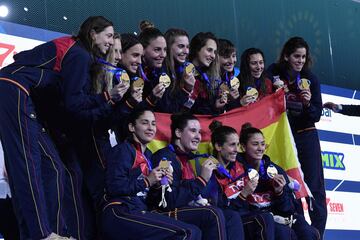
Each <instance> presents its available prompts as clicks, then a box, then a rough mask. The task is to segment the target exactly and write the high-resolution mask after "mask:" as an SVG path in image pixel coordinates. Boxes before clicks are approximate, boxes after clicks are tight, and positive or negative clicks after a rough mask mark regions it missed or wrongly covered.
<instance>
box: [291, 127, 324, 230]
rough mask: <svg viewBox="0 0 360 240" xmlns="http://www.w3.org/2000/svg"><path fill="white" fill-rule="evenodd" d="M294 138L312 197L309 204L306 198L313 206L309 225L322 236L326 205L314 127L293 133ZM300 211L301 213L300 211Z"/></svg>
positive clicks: (321, 167) (318, 144) (319, 154)
mask: <svg viewBox="0 0 360 240" xmlns="http://www.w3.org/2000/svg"><path fill="white" fill-rule="evenodd" d="M294 139H295V143H296V148H297V150H298V157H299V161H300V164H301V169H302V171H303V172H304V180H305V182H306V184H307V185H308V187H309V188H310V191H311V193H312V194H313V197H314V199H312V204H310V199H309V198H307V199H306V200H307V203H308V205H309V206H312V207H313V210H311V209H310V208H309V215H310V219H311V225H312V226H314V227H315V228H316V229H318V230H319V232H320V235H321V236H323V235H324V231H325V225H326V219H327V207H326V194H325V184H324V170H323V166H322V158H321V149H320V142H319V137H318V133H317V130H316V129H313V130H309V131H304V132H301V133H294ZM300 213H301V214H303V212H302V211H300Z"/></svg>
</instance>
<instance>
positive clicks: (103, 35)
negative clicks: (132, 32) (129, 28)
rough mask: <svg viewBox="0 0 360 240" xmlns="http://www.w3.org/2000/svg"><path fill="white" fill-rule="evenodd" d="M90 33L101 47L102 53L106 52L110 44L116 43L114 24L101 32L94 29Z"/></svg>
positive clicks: (95, 42) (94, 41)
mask: <svg viewBox="0 0 360 240" xmlns="http://www.w3.org/2000/svg"><path fill="white" fill-rule="evenodd" d="M90 35H91V39H92V41H93V43H94V44H95V46H97V47H98V48H99V50H100V52H101V53H102V54H106V53H107V52H108V51H109V49H110V46H112V45H113V44H114V28H113V27H112V26H108V27H106V28H105V29H104V30H103V31H101V32H99V33H96V32H95V31H94V30H92V31H91V32H90Z"/></svg>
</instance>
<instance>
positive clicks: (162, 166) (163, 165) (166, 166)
mask: <svg viewBox="0 0 360 240" xmlns="http://www.w3.org/2000/svg"><path fill="white" fill-rule="evenodd" d="M159 167H160V169H164V170H166V169H169V168H170V161H167V160H161V161H160V163H159Z"/></svg>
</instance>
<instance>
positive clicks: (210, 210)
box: [149, 113, 244, 240]
mask: <svg viewBox="0 0 360 240" xmlns="http://www.w3.org/2000/svg"><path fill="white" fill-rule="evenodd" d="M171 120H172V121H171V143H170V144H169V145H168V146H167V147H165V148H163V149H160V150H159V151H157V152H156V153H155V154H154V155H153V161H152V162H153V165H154V166H157V165H158V164H159V162H160V161H161V160H168V161H171V166H172V168H173V182H172V184H171V188H172V191H171V192H168V191H165V192H164V196H160V195H162V191H161V190H160V189H159V190H158V191H152V192H150V195H149V200H150V201H149V204H151V205H152V206H154V207H155V208H157V209H158V211H160V212H162V213H163V214H165V215H169V216H173V217H174V218H176V219H178V220H181V221H184V222H186V223H190V224H194V225H196V226H198V227H199V228H200V229H201V231H202V236H203V239H211V240H215V239H229V240H230V239H239V240H240V239H244V236H243V235H244V234H243V226H242V221H241V217H240V216H239V215H238V214H237V213H236V212H234V211H222V210H221V209H219V208H217V207H214V206H211V205H210V204H208V203H207V202H206V200H205V199H202V198H201V194H202V193H203V192H205V191H206V188H207V187H208V182H209V180H210V178H211V175H212V173H213V170H214V169H216V164H215V163H214V162H213V161H212V160H211V159H207V160H205V161H204V162H203V164H202V165H200V163H199V162H198V163H199V164H196V165H197V166H198V167H197V168H198V173H199V175H198V176H196V173H195V171H194V169H193V168H192V165H191V163H190V160H192V159H195V161H196V160H198V159H196V158H199V156H197V155H196V154H194V153H193V152H194V151H197V150H198V146H199V144H200V142H201V126H200V122H199V120H198V119H197V118H196V117H195V116H194V115H191V114H188V113H184V114H174V115H172V116H171ZM162 197H164V198H165V200H166V205H165V206H164V205H162V206H161V207H159V202H161V200H160V199H161V198H162Z"/></svg>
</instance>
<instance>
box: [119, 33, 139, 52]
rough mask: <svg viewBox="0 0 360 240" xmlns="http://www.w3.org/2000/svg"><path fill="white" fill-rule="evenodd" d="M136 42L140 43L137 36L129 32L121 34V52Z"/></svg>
mask: <svg viewBox="0 0 360 240" xmlns="http://www.w3.org/2000/svg"><path fill="white" fill-rule="evenodd" d="M136 44H141V42H140V41H139V38H138V37H137V36H136V35H134V34H131V33H123V34H121V47H122V52H123V53H124V52H126V51H127V50H129V49H130V48H131V47H133V46H135V45H136Z"/></svg>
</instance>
